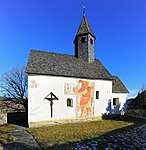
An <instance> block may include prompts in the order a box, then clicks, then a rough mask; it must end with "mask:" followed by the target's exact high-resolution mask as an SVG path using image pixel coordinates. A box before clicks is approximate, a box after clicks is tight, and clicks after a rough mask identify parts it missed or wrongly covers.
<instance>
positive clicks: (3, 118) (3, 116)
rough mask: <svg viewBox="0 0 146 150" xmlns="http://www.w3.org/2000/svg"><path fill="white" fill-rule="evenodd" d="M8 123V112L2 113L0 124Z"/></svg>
mask: <svg viewBox="0 0 146 150" xmlns="http://www.w3.org/2000/svg"><path fill="white" fill-rule="evenodd" d="M5 123H7V113H0V124H5Z"/></svg>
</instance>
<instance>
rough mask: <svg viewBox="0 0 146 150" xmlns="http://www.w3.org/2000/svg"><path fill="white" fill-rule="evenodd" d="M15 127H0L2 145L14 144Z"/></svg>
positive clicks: (9, 125)
mask: <svg viewBox="0 0 146 150" xmlns="http://www.w3.org/2000/svg"><path fill="white" fill-rule="evenodd" d="M15 127H16V126H15V125H12V124H4V125H0V143H2V144H10V143H14V138H13V135H12V131H13V129H14V128H15Z"/></svg>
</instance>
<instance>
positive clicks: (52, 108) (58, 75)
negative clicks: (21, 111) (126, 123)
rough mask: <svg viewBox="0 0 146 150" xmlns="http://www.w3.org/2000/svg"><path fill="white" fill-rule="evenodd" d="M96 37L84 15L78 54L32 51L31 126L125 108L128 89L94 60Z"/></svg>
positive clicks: (29, 77)
mask: <svg viewBox="0 0 146 150" xmlns="http://www.w3.org/2000/svg"><path fill="white" fill-rule="evenodd" d="M95 39H96V37H95V35H94V33H93V31H92V30H91V28H90V26H89V24H88V22H87V20H86V17H85V16H83V18H82V21H81V24H80V26H79V29H78V31H77V34H76V37H75V40H74V45H75V56H71V55H64V54H57V53H51V52H44V51H37V50H31V52H30V56H29V60H28V64H27V68H26V72H27V73H28V122H29V126H33V125H34V124H39V123H43V122H49V121H62V120H74V119H87V118H101V117H102V115H103V114H104V113H119V112H120V111H121V110H122V107H123V105H124V103H125V101H126V97H127V94H128V90H127V89H126V87H125V86H124V84H123V83H122V82H121V80H120V79H119V78H118V77H115V76H112V75H111V74H110V73H109V72H108V70H107V69H106V68H105V67H104V66H103V65H102V63H101V62H100V61H99V60H98V59H95V57H94V44H95Z"/></svg>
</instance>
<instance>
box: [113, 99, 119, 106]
mask: <svg viewBox="0 0 146 150" xmlns="http://www.w3.org/2000/svg"><path fill="white" fill-rule="evenodd" d="M118 104H119V98H113V105H114V106H117V105H118Z"/></svg>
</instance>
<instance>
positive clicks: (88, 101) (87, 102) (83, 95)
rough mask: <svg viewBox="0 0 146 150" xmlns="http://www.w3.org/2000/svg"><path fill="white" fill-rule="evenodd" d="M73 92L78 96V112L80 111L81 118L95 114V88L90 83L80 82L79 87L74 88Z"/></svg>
mask: <svg viewBox="0 0 146 150" xmlns="http://www.w3.org/2000/svg"><path fill="white" fill-rule="evenodd" d="M73 91H74V92H75V93H76V94H77V99H78V104H77V105H78V106H77V107H78V110H80V116H79V117H89V116H92V115H93V113H94V109H93V92H94V86H93V83H92V82H89V81H83V80H79V81H78V86H77V87H74V88H73Z"/></svg>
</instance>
